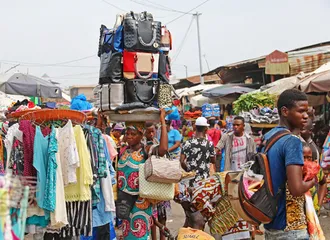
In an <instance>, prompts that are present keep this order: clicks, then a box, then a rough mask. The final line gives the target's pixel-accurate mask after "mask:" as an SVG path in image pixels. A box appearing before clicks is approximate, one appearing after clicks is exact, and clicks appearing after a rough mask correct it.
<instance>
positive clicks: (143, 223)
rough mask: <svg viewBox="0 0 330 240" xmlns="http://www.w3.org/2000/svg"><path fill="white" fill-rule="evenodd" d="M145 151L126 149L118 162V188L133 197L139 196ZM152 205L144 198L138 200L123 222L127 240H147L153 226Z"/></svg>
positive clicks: (145, 156) (124, 234)
mask: <svg viewBox="0 0 330 240" xmlns="http://www.w3.org/2000/svg"><path fill="white" fill-rule="evenodd" d="M146 158H147V154H146V153H145V152H144V150H142V149H140V150H138V151H132V150H131V149H126V150H125V152H124V153H123V154H122V156H121V158H120V159H119V161H118V188H119V189H120V190H121V191H124V192H126V193H128V194H131V195H138V194H139V165H140V164H143V163H145V161H146ZM151 216H152V204H151V203H150V202H149V201H148V200H147V199H144V198H138V200H137V201H136V203H135V205H134V207H133V209H132V211H131V214H130V218H129V219H128V220H123V223H122V227H123V236H124V239H125V240H135V239H140V240H147V239H148V237H149V234H150V230H151V225H152V217H151Z"/></svg>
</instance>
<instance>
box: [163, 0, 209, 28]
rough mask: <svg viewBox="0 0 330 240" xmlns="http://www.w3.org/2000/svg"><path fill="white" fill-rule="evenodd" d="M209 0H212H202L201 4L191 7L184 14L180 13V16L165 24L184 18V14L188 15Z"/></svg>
mask: <svg viewBox="0 0 330 240" xmlns="http://www.w3.org/2000/svg"><path fill="white" fill-rule="evenodd" d="M208 1H210V0H205V1H204V2H202V3H201V4H199V5H197V6H196V7H194V8H192V9H190V10H189V11H188V12H185V13H184V14H182V15H180V16H178V17H176V18H174V19H173V20H171V21H169V22H168V23H166V24H165V25H168V24H170V23H172V22H175V21H176V20H178V19H180V18H182V17H183V16H185V15H187V14H190V12H192V11H194V10H195V9H197V8H199V7H200V6H202V5H204V4H205V3H207V2H208Z"/></svg>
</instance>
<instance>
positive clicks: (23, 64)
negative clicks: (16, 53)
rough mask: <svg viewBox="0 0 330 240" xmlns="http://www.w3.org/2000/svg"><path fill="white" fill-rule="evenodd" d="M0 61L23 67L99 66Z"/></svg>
mask: <svg viewBox="0 0 330 240" xmlns="http://www.w3.org/2000/svg"><path fill="white" fill-rule="evenodd" d="M0 62H2V63H5V64H9V65H14V64H18V63H19V64H20V66H23V67H59V68H61V67H63V68H65V67H66V68H99V67H100V66H82V65H49V64H42V63H39V64H37V63H32V64H31V63H24V62H18V61H6V60H0Z"/></svg>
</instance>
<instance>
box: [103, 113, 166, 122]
mask: <svg viewBox="0 0 330 240" xmlns="http://www.w3.org/2000/svg"><path fill="white" fill-rule="evenodd" d="M102 114H103V115H106V116H109V119H110V121H113V122H159V121H160V118H159V112H157V111H150V112H148V111H136V112H133V113H122V114H121V113H116V112H115V111H106V112H103V113H102Z"/></svg>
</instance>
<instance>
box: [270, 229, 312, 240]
mask: <svg viewBox="0 0 330 240" xmlns="http://www.w3.org/2000/svg"><path fill="white" fill-rule="evenodd" d="M291 239H294V240H309V234H308V232H307V229H304V230H292V231H282V230H267V229H266V230H265V240H291Z"/></svg>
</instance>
